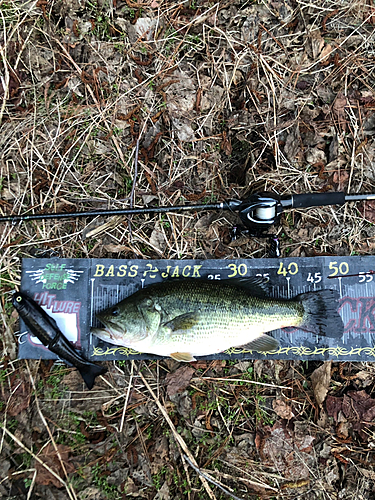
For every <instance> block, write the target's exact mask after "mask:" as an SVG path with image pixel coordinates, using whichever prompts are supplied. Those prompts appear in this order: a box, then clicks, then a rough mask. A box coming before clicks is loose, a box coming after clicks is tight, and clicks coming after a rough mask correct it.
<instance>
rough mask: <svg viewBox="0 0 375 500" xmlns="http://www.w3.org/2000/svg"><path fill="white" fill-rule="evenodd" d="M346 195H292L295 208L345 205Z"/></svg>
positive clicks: (341, 193) (338, 193)
mask: <svg viewBox="0 0 375 500" xmlns="http://www.w3.org/2000/svg"><path fill="white" fill-rule="evenodd" d="M344 203H345V193H343V192H341V191H340V192H337V193H331V192H328V193H305V194H294V195H292V207H293V208H302V207H304V208H307V207H321V206H323V205H344Z"/></svg>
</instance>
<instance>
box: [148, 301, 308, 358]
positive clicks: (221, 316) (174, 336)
mask: <svg viewBox="0 0 375 500" xmlns="http://www.w3.org/2000/svg"><path fill="white" fill-rule="evenodd" d="M300 322H301V316H300V314H298V311H295V310H293V309H292V310H289V309H288V310H284V311H280V312H278V313H276V314H275V313H274V314H271V313H268V314H267V313H266V314H264V313H263V312H262V313H259V312H258V313H255V314H254V313H253V314H231V315H228V314H225V312H224V313H223V312H221V313H220V311H217V310H215V311H212V313H210V314H205V315H202V314H201V315H200V320H199V322H198V323H197V324H196V325H194V326H193V327H192V328H190V329H189V330H181V331H175V332H171V330H170V329H169V328H165V327H161V328H159V330H158V332H157V334H156V336H155V337H154V339H153V340H152V342H151V345H150V346H149V348H150V351H149V352H153V353H154V354H159V355H161V356H168V355H169V354H170V353H173V352H189V353H191V354H192V355H193V356H206V355H209V354H217V353H219V352H223V351H225V350H227V349H230V348H231V347H239V346H242V345H245V344H247V343H248V342H251V341H252V340H255V339H257V338H259V337H260V336H261V335H262V334H264V333H266V332H269V331H271V330H276V329H278V328H284V327H287V326H298V325H299V324H300ZM151 349H152V351H151Z"/></svg>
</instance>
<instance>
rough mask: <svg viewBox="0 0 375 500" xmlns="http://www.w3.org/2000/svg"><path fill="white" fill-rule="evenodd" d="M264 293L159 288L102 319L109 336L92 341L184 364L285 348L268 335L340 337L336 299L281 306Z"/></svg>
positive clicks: (316, 297) (193, 286)
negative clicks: (233, 351)
mask: <svg viewBox="0 0 375 500" xmlns="http://www.w3.org/2000/svg"><path fill="white" fill-rule="evenodd" d="M265 287H266V285H265V282H264V280H262V279H259V278H248V279H243V280H239V281H238V280H224V281H211V280H194V279H186V280H177V281H172V280H171V281H164V282H161V283H156V284H153V285H150V286H149V287H147V288H144V289H142V290H139V291H138V292H136V293H134V294H133V295H131V296H129V297H127V298H126V299H124V300H122V301H121V302H119V303H118V304H116V305H114V306H111V307H109V308H108V309H106V310H105V311H102V312H100V313H99V314H97V315H96V316H97V318H98V319H99V320H100V321H101V323H103V324H104V325H105V328H104V329H99V328H94V329H92V333H93V334H94V335H96V336H97V337H99V338H100V339H102V340H105V341H106V342H109V343H110V344H115V345H120V346H125V347H130V348H132V349H135V350H136V351H139V352H145V353H151V354H158V355H160V356H170V357H171V358H174V359H176V360H178V361H186V362H189V361H194V360H195V358H194V356H206V355H210V354H216V353H220V352H223V351H225V350H227V349H230V348H231V347H240V346H246V348H247V349H250V350H254V351H261V352H263V351H265V352H266V351H272V350H274V349H276V348H277V347H278V345H279V343H278V341H277V340H276V339H274V338H272V337H270V336H269V335H266V334H265V332H270V331H271V330H276V329H278V328H285V327H288V326H294V327H299V328H302V329H304V330H307V331H311V332H313V333H315V334H317V335H326V336H341V335H342V333H343V323H342V320H341V318H340V316H339V314H338V313H337V303H336V300H337V298H338V293H337V292H336V291H334V290H320V291H317V292H308V293H304V294H302V295H298V296H297V297H295V298H294V299H292V300H285V299H278V300H276V299H273V298H270V297H267V296H266V293H265V290H266V288H265Z"/></svg>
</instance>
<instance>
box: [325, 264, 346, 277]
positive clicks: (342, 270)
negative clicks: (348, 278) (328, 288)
mask: <svg viewBox="0 0 375 500" xmlns="http://www.w3.org/2000/svg"><path fill="white" fill-rule="evenodd" d="M328 267H329V268H330V269H332V270H333V273H332V274H330V275H329V276H330V277H331V276H336V275H337V274H338V272H340V274H348V272H349V264H348V263H347V262H340V264H339V266H337V262H330V263H329V266H328Z"/></svg>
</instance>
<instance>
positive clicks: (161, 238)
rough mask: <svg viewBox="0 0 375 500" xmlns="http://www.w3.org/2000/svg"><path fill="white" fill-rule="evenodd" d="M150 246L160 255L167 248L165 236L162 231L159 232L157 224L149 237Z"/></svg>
mask: <svg viewBox="0 0 375 500" xmlns="http://www.w3.org/2000/svg"><path fill="white" fill-rule="evenodd" d="M150 244H151V245H152V246H153V247H154V248H156V249H157V250H159V252H160V253H163V252H164V250H165V249H166V246H167V241H166V239H165V235H164V233H163V231H161V230H160V224H159V223H157V224H156V225H155V228H154V230H153V231H152V233H151V236H150Z"/></svg>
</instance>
